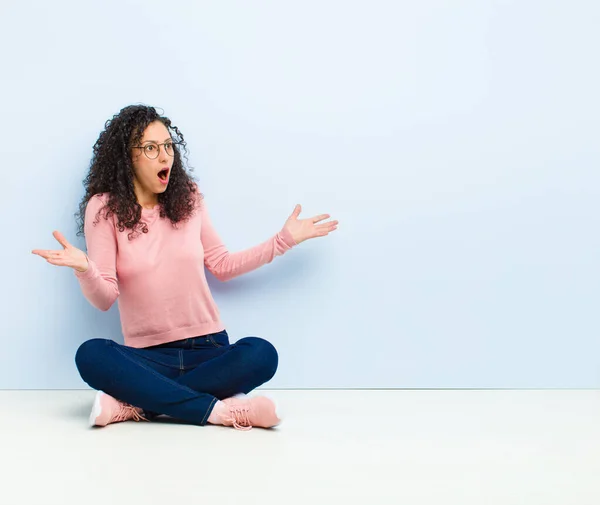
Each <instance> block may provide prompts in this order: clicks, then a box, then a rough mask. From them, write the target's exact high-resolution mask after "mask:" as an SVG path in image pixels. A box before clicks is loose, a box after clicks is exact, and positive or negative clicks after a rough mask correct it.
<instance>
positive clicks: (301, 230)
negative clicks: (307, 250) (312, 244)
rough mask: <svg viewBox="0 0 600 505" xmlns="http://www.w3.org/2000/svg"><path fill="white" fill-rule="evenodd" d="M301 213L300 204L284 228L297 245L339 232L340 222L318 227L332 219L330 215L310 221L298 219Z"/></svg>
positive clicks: (322, 215) (330, 222) (323, 215)
mask: <svg viewBox="0 0 600 505" xmlns="http://www.w3.org/2000/svg"><path fill="white" fill-rule="evenodd" d="M300 212H302V206H301V205H300V204H298V205H296V207H295V208H294V212H292V215H291V216H290V217H289V218H288V220H287V221H286V222H285V225H284V226H283V227H284V228H287V230H288V231H289V232H290V233H291V234H292V237H294V240H295V241H296V243H297V244H299V243H300V242H304V241H305V240H308V239H309V238H316V237H324V236H326V235H328V234H329V233H330V232H332V231H335V230H337V225H338V221H329V222H327V223H322V224H319V225H317V223H318V222H320V221H323V220H324V219H327V218H329V217H331V216H330V215H329V214H321V215H319V216H315V217H311V218H309V219H298V216H299V215H300Z"/></svg>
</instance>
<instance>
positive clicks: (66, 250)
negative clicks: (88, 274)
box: [31, 231, 88, 272]
mask: <svg viewBox="0 0 600 505" xmlns="http://www.w3.org/2000/svg"><path fill="white" fill-rule="evenodd" d="M52 235H54V238H55V239H56V240H58V242H59V243H60V245H62V246H63V250H62V251H49V250H45V249H34V250H33V251H31V253H32V254H37V255H38V256H41V257H42V258H44V259H45V260H46V261H47V262H48V263H51V264H52V265H57V266H61V267H71V268H74V269H75V270H77V271H79V272H85V271H86V270H87V269H88V260H87V256H86V254H85V253H84V252H83V251H82V250H81V249H77V247H73V246H72V245H71V244H69V242H67V239H66V238H65V237H64V235H63V234H62V233H60V232H59V231H55V232H53V233H52Z"/></svg>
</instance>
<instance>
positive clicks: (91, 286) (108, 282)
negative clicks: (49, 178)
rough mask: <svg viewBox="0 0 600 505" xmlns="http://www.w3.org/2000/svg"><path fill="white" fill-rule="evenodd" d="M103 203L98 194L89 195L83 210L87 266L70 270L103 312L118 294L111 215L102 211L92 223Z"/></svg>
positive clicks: (115, 245)
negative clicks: (107, 217)
mask: <svg viewBox="0 0 600 505" xmlns="http://www.w3.org/2000/svg"><path fill="white" fill-rule="evenodd" d="M103 206H104V202H103V201H102V199H101V198H100V197H99V196H98V195H94V196H93V197H92V198H90V200H89V202H88V204H87V207H86V209H85V220H84V233H85V242H86V247H87V255H86V256H87V258H88V263H89V266H88V269H87V270H86V271H85V272H79V271H77V270H74V272H75V275H76V276H77V278H78V279H79V284H80V286H81V290H82V292H83V294H84V296H85V297H86V298H87V299H88V301H89V302H90V303H91V304H92V305H93V306H94V307H96V308H98V309H100V310H103V311H106V310H108V309H110V307H111V306H112V304H113V303H114V302H115V300H116V299H117V297H118V296H119V286H118V282H117V273H116V270H117V269H116V264H117V234H116V229H115V226H114V222H113V220H112V218H109V219H105V218H104V215H103V213H101V214H100V216H99V221H98V222H97V223H95V224H94V221H95V218H96V214H97V213H98V210H100V209H101V208H102V207H103Z"/></svg>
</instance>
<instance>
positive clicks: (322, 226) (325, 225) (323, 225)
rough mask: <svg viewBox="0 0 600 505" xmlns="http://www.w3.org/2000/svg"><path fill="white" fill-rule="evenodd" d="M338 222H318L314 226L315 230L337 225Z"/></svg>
mask: <svg viewBox="0 0 600 505" xmlns="http://www.w3.org/2000/svg"><path fill="white" fill-rule="evenodd" d="M338 224H339V222H338V221H330V222H329V223H323V224H319V225H317V226H315V228H316V229H317V230H322V229H323V228H333V227H337V225H338Z"/></svg>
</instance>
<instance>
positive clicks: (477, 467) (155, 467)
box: [0, 390, 600, 505]
mask: <svg viewBox="0 0 600 505" xmlns="http://www.w3.org/2000/svg"><path fill="white" fill-rule="evenodd" d="M261 393H262V394H267V395H268V396H270V397H272V398H273V399H274V400H275V401H276V402H277V404H278V405H279V406H280V407H281V410H283V414H284V418H285V421H284V423H283V424H282V425H281V426H280V427H279V428H277V429H276V430H271V431H266V430H260V429H253V430H252V431H250V432H239V431H235V430H233V429H231V428H223V427H217V426H208V427H204V428H201V427H197V426H193V425H184V424H178V423H174V422H173V421H172V420H166V421H164V422H154V423H135V422H126V423H119V424H113V425H110V426H108V427H106V428H95V429H92V428H89V427H88V426H87V418H88V415H89V411H90V407H91V402H92V398H93V395H94V392H93V391H89V390H88V391H0V401H1V405H2V415H1V416H0V442H1V451H2V452H1V454H2V457H1V461H2V468H0V476H1V482H2V485H1V486H0V503H6V504H17V505H21V504H40V505H54V504H56V505H70V504H84V505H96V504H98V505H100V504H102V505H106V504H113V503H114V504H117V505H120V504H129V503H140V504H144V505H153V504H164V505H174V504H180V503H181V504H184V503H185V504H188V503H189V504H208V503H211V504H215V505H223V504H229V503H232V504H233V503H235V504H254V503H261V504H275V503H277V504H286V505H288V504H296V503H298V504H300V503H302V504H311V505H312V504H321V503H323V504H338V503H340V504H355V503H356V504H365V505H371V504H409V505H420V504H435V505H442V504H443V505H447V504H457V505H458V504H460V505H470V504H477V505H488V504H490V505H491V504H498V505H511V504H523V505H536V504H540V505H554V504H561V505H588V504H589V505H592V504H593V505H598V504H600V391H590V390H588V391H585V390H583V391H560V390H559V391H478V390H475V391H452V390H445V391H444V390H442V391H440V390H437V391H402V390H400V391H398V390H396V391H349V390H341V391H340V390H337V391H261Z"/></svg>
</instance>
